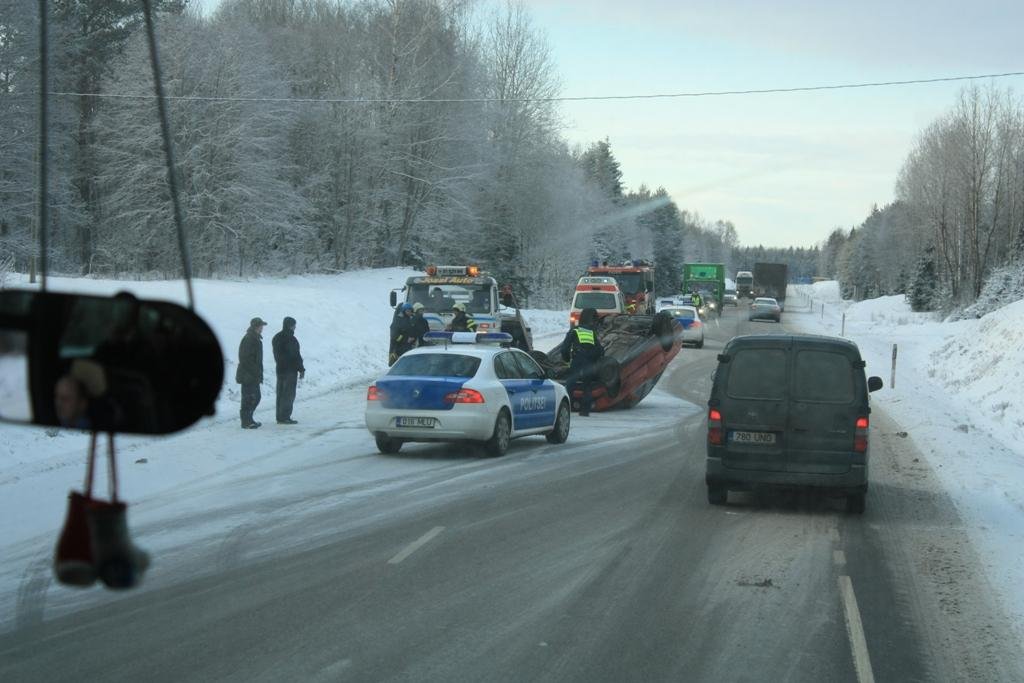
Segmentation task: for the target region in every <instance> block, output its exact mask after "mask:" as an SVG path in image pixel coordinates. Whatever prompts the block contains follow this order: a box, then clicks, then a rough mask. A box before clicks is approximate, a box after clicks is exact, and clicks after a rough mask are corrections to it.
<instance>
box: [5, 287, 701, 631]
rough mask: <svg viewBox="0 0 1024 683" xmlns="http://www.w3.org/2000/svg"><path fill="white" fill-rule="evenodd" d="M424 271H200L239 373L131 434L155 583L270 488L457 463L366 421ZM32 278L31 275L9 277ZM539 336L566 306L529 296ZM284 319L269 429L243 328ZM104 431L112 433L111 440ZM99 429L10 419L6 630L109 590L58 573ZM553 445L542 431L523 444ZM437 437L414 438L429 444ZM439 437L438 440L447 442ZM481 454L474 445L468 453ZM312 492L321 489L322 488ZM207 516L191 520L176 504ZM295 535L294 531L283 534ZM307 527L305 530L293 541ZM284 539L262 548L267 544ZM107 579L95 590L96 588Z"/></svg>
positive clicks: (126, 486)
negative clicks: (399, 451)
mask: <svg viewBox="0 0 1024 683" xmlns="http://www.w3.org/2000/svg"><path fill="white" fill-rule="evenodd" d="M412 273H413V271H410V270H405V269H385V270H374V271H360V272H353V273H346V274H342V275H337V276H311V277H289V278H283V279H270V278H261V279H255V280H251V281H244V282H243V281H202V280H201V281H197V282H196V283H195V291H196V307H197V310H198V312H199V313H200V315H201V316H202V317H203V318H204V319H205V320H206V321H207V323H209V324H210V326H211V327H212V329H213V330H214V332H215V334H216V335H217V337H218V338H219V339H220V342H221V347H222V350H223V352H224V355H225V362H226V366H227V367H226V379H227V381H226V382H225V389H224V391H223V392H222V394H221V396H220V398H219V400H218V403H217V414H216V415H215V416H214V417H212V418H207V419H204V420H202V421H200V423H198V424H197V425H196V426H194V427H193V428H191V429H189V430H187V431H185V432H184V433H181V434H177V435H172V436H168V437H163V438H148V437H147V438H143V437H127V436H126V437H118V439H117V444H118V452H119V454H120V457H119V459H118V460H119V474H120V480H121V492H122V497H123V498H124V499H125V500H127V501H128V502H129V503H131V509H130V516H131V525H132V527H133V529H135V531H136V535H137V537H138V539H139V543H140V545H142V546H144V547H145V548H147V549H148V550H150V551H151V552H153V553H154V555H155V556H156V557H158V558H159V559H160V564H158V565H155V566H154V568H153V570H152V571H151V572H150V575H149V576H148V577H147V586H148V587H153V586H159V585H161V584H162V583H163V582H166V581H169V580H171V577H172V576H173V571H172V569H171V567H172V566H173V563H174V562H175V561H176V560H175V559H174V557H176V556H179V555H180V554H181V552H182V549H184V548H187V547H189V546H193V545H196V544H199V545H202V544H204V543H207V544H208V543H215V542H218V539H221V538H222V537H223V531H224V530H225V529H227V528H235V527H238V526H239V524H245V523H247V522H246V520H241V519H240V516H241V515H243V513H242V512H240V510H246V509H247V508H246V504H247V503H249V504H250V508H251V504H252V503H253V502H254V501H260V500H262V499H264V498H267V497H277V496H285V497H286V496H288V495H289V494H293V495H294V494H296V493H298V494H300V496H304V494H305V493H307V492H308V494H309V499H310V500H311V501H315V500H316V499H317V495H318V493H322V492H324V491H327V490H331V491H337V490H338V488H339V486H340V487H357V486H362V487H364V488H363V489H362V490H363V491H365V490H367V489H366V488H365V487H366V486H368V485H369V486H370V487H371V488H376V489H377V490H380V488H386V487H387V486H389V485H393V484H391V483H389V482H393V481H395V480H396V479H397V478H398V477H407V476H415V475H416V473H417V472H419V471H421V470H422V471H423V472H426V471H429V470H431V469H433V468H437V467H442V466H450V465H451V463H450V462H446V461H439V460H438V459H437V458H424V459H422V460H420V459H417V458H394V457H384V456H379V455H377V450H376V447H375V445H374V443H373V439H372V438H371V437H370V435H369V433H368V432H367V431H366V428H365V426H364V424H363V408H364V405H365V396H366V386H367V385H368V384H369V383H370V382H371V381H372V380H373V379H375V378H376V377H378V376H379V375H380V374H382V372H383V371H384V370H385V369H386V368H387V363H386V355H387V333H388V332H387V330H388V326H389V324H390V322H391V309H390V308H389V306H388V298H387V295H388V291H389V290H390V289H391V288H394V287H399V286H401V284H402V283H403V282H404V281H405V279H406V277H408V276H409V275H410V274H412ZM19 284H20V285H25V284H26V283H25V282H24V281H23V280H22V281H21V282H20V283H19V282H18V281H15V282H13V283H12V282H8V286H18V285H19ZM50 288H51V289H53V290H55V291H72V290H74V291H78V292H89V293H105V294H108V293H114V292H117V291H122V290H128V291H131V292H134V293H135V294H136V295H138V296H140V297H145V298H155V299H164V300H171V301H178V302H183V301H184V298H185V291H184V286H183V285H182V284H181V283H180V282H116V281H108V280H90V279H64V278H53V279H51V281H50ZM286 315H290V316H292V317H294V318H296V319H297V320H298V327H297V329H296V336H297V337H298V339H299V341H300V343H301V344H302V353H303V356H304V359H305V364H306V370H307V372H306V378H305V380H303V381H301V382H300V384H299V389H298V400H297V402H296V406H295V413H294V416H295V418H296V419H297V420H299V424H298V425H295V426H282V425H277V424H276V423H275V420H274V413H273V411H274V386H273V383H272V382H273V380H272V377H273V358H272V355H271V352H270V339H269V338H270V336H271V335H272V334H273V333H275V332H276V331H277V329H279V328H280V324H281V319H282V318H283V317H284V316H286ZM524 315H525V316H526V318H527V320H528V321H529V323H530V325H531V327H532V329H533V334H534V341H535V343H536V345H537V347H538V348H541V349H549V348H551V347H553V346H554V345H555V344H557V343H558V342H559V341H560V340H561V336H562V334H564V331H565V329H566V324H567V317H568V313H567V311H545V310H529V311H525V312H524ZM254 316H260V317H262V318H263V319H265V320H267V321H268V322H269V323H270V326H269V327H268V329H267V330H266V332H265V338H264V367H265V375H266V377H265V381H264V385H263V388H262V390H263V401H262V403H261V404H260V406H259V408H258V409H257V411H256V419H257V420H259V421H261V422H263V425H264V426H263V428H262V429H259V430H252V431H249V430H242V429H240V428H239V426H238V401H239V392H238V385H237V384H235V383H234V382H233V380H234V370H235V363H236V361H237V353H238V343H239V341H240V340H241V337H242V334H243V333H244V331H245V329H246V327H247V326H248V323H249V320H250V319H251V318H252V317H254ZM642 408H643V410H645V411H647V412H646V417H647V418H648V419H651V420H653V424H655V425H660V424H665V425H668V424H674V423H675V422H676V421H677V420H678V416H679V412H680V410H681V409H692V410H699V409H698V408H696V407H693V406H689V405H688V404H686V403H685V402H683V401H680V400H678V399H675V398H672V397H670V396H668V395H667V394H661V393H655V394H654V395H652V396H650V397H648V399H647V400H646V401H645V402H644V404H643V406H642ZM634 430H635V416H634V417H632V418H631V417H629V416H626V417H622V416H621V415H619V414H605V415H602V416H601V417H600V418H597V419H592V420H590V421H574V423H573V427H572V432H571V435H570V441H569V444H567V447H572V444H573V443H574V442H576V443H580V442H585V441H589V440H591V439H595V438H602V439H609V438H617V437H624V436H629V435H631V434H632V433H633V432H634ZM101 443H102V441H101ZM87 445H88V437H87V436H86V435H85V434H83V433H80V432H74V431H62V430H45V431H44V430H41V429H36V428H32V427H20V426H14V425H7V424H4V425H0V520H2V521H0V529H2V531H3V533H2V534H0V557H3V558H4V559H3V562H2V564H0V630H4V629H6V628H10V627H11V626H12V625H13V624H15V623H17V622H18V621H19V620H20V619H23V618H24V617H25V615H24V614H22V610H21V607H20V606H22V605H23V604H29V603H31V602H32V601H31V600H29V599H28V598H26V596H27V595H29V594H30V593H32V591H38V590H40V586H41V587H42V590H46V591H47V598H46V605H47V607H46V609H47V613H48V614H49V613H55V612H57V611H60V610H61V609H64V608H70V607H71V606H74V607H80V606H82V605H83V604H86V603H88V602H90V601H95V600H99V599H102V598H101V596H103V595H105V594H106V591H99V590H97V591H92V592H91V593H82V592H81V591H74V590H70V589H66V588H61V587H59V586H56V585H54V584H53V583H52V579H51V578H50V561H51V556H52V552H53V544H54V543H55V542H56V538H57V532H58V530H59V528H60V526H61V523H62V521H63V514H64V507H65V499H66V496H67V493H68V491H69V490H71V489H81V487H82V479H83V477H84V469H85V455H86V449H87ZM534 447H540V448H544V447H546V443H545V442H544V440H543V439H536V438H531V439H527V440H525V442H524V443H522V445H519V444H518V443H517V445H516V448H517V449H518V448H534ZM423 448H429V447H427V446H416V445H410V446H407V447H406V448H405V449H403V453H405V452H406V451H408V452H411V453H415V452H416V451H417V449H423ZM434 448H436V447H434ZM463 459H464V460H466V465H467V466H468V467H472V466H474V464H475V462H476V459H475V458H468V459H467V458H463ZM96 481H97V486H98V495H100V496H105V494H106V490H107V489H106V472H105V469H104V468H102V467H101V468H100V469H99V471H98V472H97V479H96ZM311 504H312V503H311ZM183 518H188V519H193V518H194V519H195V520H196V522H195V523H194V524H189V525H188V526H187V529H186V530H184V531H183V530H182V528H181V525H180V524H177V525H175V524H172V521H174V520H180V519H183ZM282 542H283V541H282ZM292 542H294V540H293V541H292ZM274 549H275V548H274V547H267V548H263V551H264V552H270V551H272V550H274ZM92 593H95V595H92Z"/></svg>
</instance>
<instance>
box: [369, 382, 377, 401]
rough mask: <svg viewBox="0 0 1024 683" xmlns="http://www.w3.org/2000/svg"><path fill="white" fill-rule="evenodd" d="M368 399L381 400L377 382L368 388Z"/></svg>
mask: <svg viewBox="0 0 1024 683" xmlns="http://www.w3.org/2000/svg"><path fill="white" fill-rule="evenodd" d="M366 400H367V401H379V400H380V391H379V390H378V389H377V385H376V384H371V385H370V386H369V387H368V388H367V389H366Z"/></svg>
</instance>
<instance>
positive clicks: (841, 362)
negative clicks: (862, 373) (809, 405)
mask: <svg viewBox="0 0 1024 683" xmlns="http://www.w3.org/2000/svg"><path fill="white" fill-rule="evenodd" d="M793 392H794V397H793V398H795V399H796V400H797V401H817V402H822V403H851V402H852V401H853V398H854V394H853V365H852V364H851V363H850V359H849V358H848V357H847V356H845V355H843V354H841V353H831V352H829V351H800V352H798V353H797V354H796V370H795V372H794V377H793Z"/></svg>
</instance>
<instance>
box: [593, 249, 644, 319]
mask: <svg viewBox="0 0 1024 683" xmlns="http://www.w3.org/2000/svg"><path fill="white" fill-rule="evenodd" d="M587 275H589V276H601V275H604V276H609V277H613V278H615V281H616V282H617V283H618V285H619V289H620V290H622V294H623V297H624V298H625V300H626V312H627V313H631V314H637V315H654V310H655V308H654V306H655V302H654V266H652V265H651V264H650V263H648V262H647V261H642V260H635V261H625V262H624V263H622V264H621V265H612V264H609V263H608V262H607V261H604V262H599V261H591V262H590V266H589V267H588V268H587Z"/></svg>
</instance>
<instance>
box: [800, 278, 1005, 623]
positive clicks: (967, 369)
mask: <svg viewBox="0 0 1024 683" xmlns="http://www.w3.org/2000/svg"><path fill="white" fill-rule="evenodd" d="M787 304H791V305H787V307H786V313H787V317H788V318H789V322H790V323H792V324H795V325H798V326H799V327H800V328H801V329H803V330H804V331H806V332H813V333H824V334H831V335H839V334H840V333H841V332H842V330H843V316H844V314H845V336H846V337H848V338H850V339H852V340H853V341H855V342H856V343H857V345H858V346H859V347H860V349H861V353H862V354H863V355H864V357H865V359H866V360H867V364H868V365H867V372H868V374H869V375H878V376H880V377H882V378H883V380H884V381H885V388H884V389H882V390H881V391H879V392H876V393H874V394H872V400H873V401H877V402H878V403H879V404H881V405H882V406H883V407H884V409H885V410H886V412H887V413H888V414H889V415H890V416H892V417H893V418H894V419H896V420H897V421H898V422H899V423H900V424H901V425H902V428H903V430H904V431H905V432H906V435H907V436H908V438H910V439H913V441H914V443H915V444H916V445H917V447H918V448H919V449H920V450H921V452H922V453H924V454H925V455H926V456H927V457H928V459H929V461H930V463H931V466H932V468H933V469H934V470H935V471H936V472H937V473H938V475H939V477H940V479H941V481H942V483H943V485H944V487H945V488H946V490H947V491H948V492H949V493H950V495H951V496H952V498H953V500H954V501H955V504H956V506H957V508H958V509H959V511H960V512H961V516H962V517H963V518H964V520H965V522H966V523H967V524H969V525H970V527H971V529H970V531H971V536H972V538H973V539H974V540H975V543H976V545H977V550H978V552H979V555H980V558H981V561H982V563H983V565H984V566H985V567H986V568H987V570H988V573H989V578H990V580H991V581H992V583H993V584H994V586H995V587H996V589H997V590H998V591H999V592H1000V593H1001V597H1002V598H1003V602H1004V604H1005V605H1006V606H1007V609H1008V611H1009V612H1010V616H1011V618H1012V619H1013V620H1014V622H1015V623H1016V625H1017V629H1018V633H1019V635H1021V636H1022V637H1024V591H1021V586H1024V386H1022V383H1024V300H1022V301H1016V302H1012V303H1008V304H1007V305H1006V306H1004V307H1002V308H1000V309H998V310H995V311H993V312H992V313H989V314H988V315H986V316H984V317H983V318H980V319H976V320H961V321H957V322H942V321H940V320H938V319H936V316H935V315H933V314H930V313H914V312H912V311H911V310H910V306H909V305H908V304H907V303H906V301H905V298H904V297H903V296H902V295H901V296H887V297H880V298H877V299H870V300H867V301H861V302H858V303H852V304H851V303H850V302H844V301H841V299H840V296H839V288H838V283H836V282H834V281H830V282H819V283H816V284H814V285H805V286H791V287H790V294H789V295H788V296H787ZM894 345H895V346H896V382H895V386H894V387H893V386H892V385H891V384H890V381H891V379H892V377H891V374H892V357H893V346H894Z"/></svg>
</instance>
